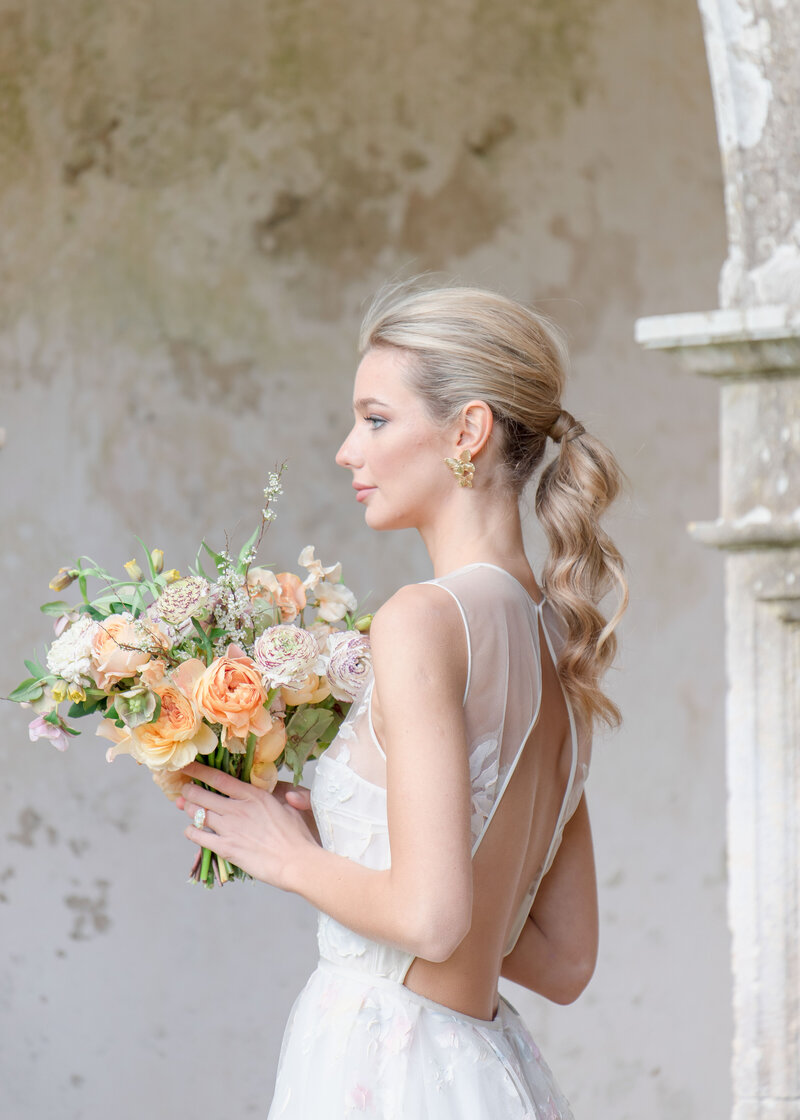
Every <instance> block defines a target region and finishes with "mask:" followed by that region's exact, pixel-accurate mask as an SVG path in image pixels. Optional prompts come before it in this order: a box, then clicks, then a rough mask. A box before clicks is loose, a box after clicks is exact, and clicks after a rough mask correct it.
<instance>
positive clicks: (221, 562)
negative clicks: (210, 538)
mask: <svg viewBox="0 0 800 1120" xmlns="http://www.w3.org/2000/svg"><path fill="white" fill-rule="evenodd" d="M202 547H203V548H204V549H205V550H206V552H207V553H208V555H209V556H210V557H211V559H212V560H213V561H214V563H215V564H216V566H217V571H218V572H221V571H222V570H223V568H224V567H225V558H224V557H223V556H220V554H219V553H218V552H215V551H214V549H213V548H209V547H208V545H207V544H206V542H205V541H203V544H202Z"/></svg>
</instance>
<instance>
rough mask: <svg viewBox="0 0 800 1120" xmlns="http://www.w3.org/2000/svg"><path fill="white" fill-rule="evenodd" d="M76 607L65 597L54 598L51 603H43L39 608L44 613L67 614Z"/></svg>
mask: <svg viewBox="0 0 800 1120" xmlns="http://www.w3.org/2000/svg"><path fill="white" fill-rule="evenodd" d="M74 609H75V608H74V607H72V606H71V605H70V604H69V603H67V602H65V601H64V600H63V599H53V600H52V601H51V602H49V603H42V605H41V606H40V607H39V610H40V611H41V612H42V614H55V615H59V614H66V613H67V611H72V610H74Z"/></svg>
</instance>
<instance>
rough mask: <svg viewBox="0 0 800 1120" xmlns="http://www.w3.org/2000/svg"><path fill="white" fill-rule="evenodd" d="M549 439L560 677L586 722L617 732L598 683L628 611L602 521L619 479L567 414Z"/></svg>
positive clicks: (546, 583) (549, 587) (545, 523)
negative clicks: (603, 603) (607, 605)
mask: <svg viewBox="0 0 800 1120" xmlns="http://www.w3.org/2000/svg"><path fill="white" fill-rule="evenodd" d="M549 435H550V436H551V438H552V439H554V440H555V441H556V442H557V443H560V448H559V453H558V455H557V456H556V457H555V458H554V459H553V460H552V462H550V463H549V464H548V465H547V466H546V467H545V469H544V470H543V471H542V475H541V478H540V479H539V485H538V487H537V490H536V499H535V509H536V515H537V517H538V518H539V520H540V522H541V523H542V527H543V528H544V530H545V533H546V534H547V539H548V542H549V545H550V550H549V552H548V555H547V559H546V561H545V565H544V570H543V572H542V588H543V590H544V593H545V595H546V596H547V598H548V599H549V601H550V602H551V603H552V605H553V606H554V607H555V609H556V611H557V612H558V614H559V615H560V616H561V618H562V619H563V620H564V622H565V623H566V626H567V637H566V641H565V644H564V647H563V649H562V651H561V656H560V658H559V663H558V674H559V677H560V678H561V681H562V684H563V685H564V688H565V690H566V692H567V694H568V695H569V697H570V699H571V700H572V701H573V703H574V704H576V706H577V707H578V708H579V709H580V710H581V711H582V712H583V714H584V716H585V717H587V718H588V719H590V720H592V719H600V720H603V721H604V722H605V723H607V724H608V725H609V726H612V727H613V726H616V725H617V724H619V722H620V713H619V709H618V708H617V706H616V705H615V704H614V703H613V702H612V701H611V700H610V699H609V698H608V697H607V696H606V695H605V694H604V693H603V692H602V691H601V689H600V683H599V682H600V680H601V678H602V676H603V674H604V673H605V671H606V669H607V668H608V667H609V666H610V665H611V663H612V662H613V660H614V656H615V654H616V650H617V638H616V635H615V634H614V629H615V627H616V625H617V623H618V622H619V620H620V618H621V617H622V615H623V613H624V611H625V608H626V607H627V605H628V585H627V581H626V579H625V574H624V563H623V560H622V557H621V555H620V553H619V551H618V550H617V548H616V546H615V545H614V543H613V541H612V540H611V538H610V537H609V536H608V534H607V533H606V532H605V530H604V529H603V528H602V527H601V525H600V517H601V515H602V514H603V512H604V511H605V510H606V509H607V508H608V506H609V505H610V504H611V502H613V500H614V499H615V498H616V497H617V495H618V493H619V491H620V488H621V483H622V472H621V471H620V469H619V466H618V464H617V461H616V459H615V458H614V456H613V455H612V454H611V452H610V451H609V450H608V448H607V447H606V446H605V445H604V444H603V443H601V442H600V440H598V439H595V438H594V436H591V435H590V434H589V433H588V432H587V431H586V429H585V428H584V426H583V425H582V424H579V423H577V422H576V421H575V420H574V419H573V417H572V416H570V414H569V413H568V412H566V411H563V410H562V411H561V412H560V413H559V416H558V418H557V420H556V422H555V424H554V425H553V426H552V427H551V429H550V431H549ZM615 585H616V587H617V588H618V589H619V604H618V607H617V610H616V612H615V613H614V615H613V616H612V617H611V619H609V620H608V621H606V619H605V618H604V617H603V615H602V614H601V613H600V611H599V610H598V608H597V604H598V602H599V601H600V599H602V598H603V596H604V595H605V594H606V593H607V592H608V591H610V590H611V589H612V587H613V586H615Z"/></svg>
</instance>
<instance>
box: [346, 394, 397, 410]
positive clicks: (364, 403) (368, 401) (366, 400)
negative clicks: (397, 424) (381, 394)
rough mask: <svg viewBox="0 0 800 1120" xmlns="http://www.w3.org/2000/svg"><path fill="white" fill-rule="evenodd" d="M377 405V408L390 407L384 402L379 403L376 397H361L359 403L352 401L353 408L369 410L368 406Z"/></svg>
mask: <svg viewBox="0 0 800 1120" xmlns="http://www.w3.org/2000/svg"><path fill="white" fill-rule="evenodd" d="M372 404H377V405H378V406H379V408H389V407H390V406H389V405H388V404H387V403H386V401H379V400H378V398H377V397H362V398H361V400H360V401H353V408H355V409H364V408H369V406H370V405H372Z"/></svg>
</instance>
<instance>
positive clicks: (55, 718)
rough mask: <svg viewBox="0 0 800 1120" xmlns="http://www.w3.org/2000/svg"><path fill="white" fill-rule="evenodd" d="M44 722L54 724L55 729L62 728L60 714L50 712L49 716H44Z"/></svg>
mask: <svg viewBox="0 0 800 1120" xmlns="http://www.w3.org/2000/svg"><path fill="white" fill-rule="evenodd" d="M44 722H45V723H52V725H53V727H60V726H61V720H60V719H59V715H58V712H48V713H47V715H46V716H44Z"/></svg>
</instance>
